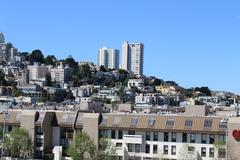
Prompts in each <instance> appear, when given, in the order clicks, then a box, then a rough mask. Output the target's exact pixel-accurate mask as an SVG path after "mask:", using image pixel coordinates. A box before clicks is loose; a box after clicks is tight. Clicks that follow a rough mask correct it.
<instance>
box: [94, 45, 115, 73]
mask: <svg viewBox="0 0 240 160" xmlns="http://www.w3.org/2000/svg"><path fill="white" fill-rule="evenodd" d="M98 65H99V66H104V67H105V68H106V69H108V68H109V69H118V67H119V50H117V49H112V48H107V47H103V48H100V49H99V55H98Z"/></svg>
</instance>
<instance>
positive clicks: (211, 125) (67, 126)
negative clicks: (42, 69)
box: [0, 110, 240, 160]
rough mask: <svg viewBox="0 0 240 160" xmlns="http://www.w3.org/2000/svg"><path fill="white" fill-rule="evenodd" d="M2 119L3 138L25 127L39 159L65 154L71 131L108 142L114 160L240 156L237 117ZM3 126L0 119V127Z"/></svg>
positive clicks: (25, 114)
mask: <svg viewBox="0 0 240 160" xmlns="http://www.w3.org/2000/svg"><path fill="white" fill-rule="evenodd" d="M7 114H8V115H7V116H5V117H6V118H5V129H6V133H8V132H10V131H11V130H12V129H13V128H15V127H23V128H26V129H27V130H28V131H29V133H30V135H31V137H32V139H33V142H34V153H35V158H39V159H41V158H43V156H44V154H45V151H46V149H48V148H54V147H55V146H63V150H65V151H66V149H67V147H68V146H69V144H70V143H71V141H72V138H73V134H74V132H76V131H84V132H86V133H87V134H88V135H89V136H90V137H91V138H92V139H93V140H94V142H95V144H96V145H98V141H99V138H106V139H108V140H110V141H111V142H112V143H113V145H115V146H116V156H117V159H118V160H119V159H120V160H129V159H138V160H149V159H151V160H158V159H174V160H176V159H191V160H198V159H201V160H215V159H222V160H227V159H234V158H235V159H238V157H239V153H238V152H239V149H240V144H239V143H238V142H239V136H238V135H239V134H238V132H239V131H238V128H239V124H240V123H239V121H240V119H239V117H233V118H229V120H228V121H226V123H225V122H224V123H223V121H222V119H223V118H222V117H210V116H208V117H207V116H205V117H198V116H195V117H194V116H173V115H172V116H171V115H168V116H164V115H153V114H97V113H83V112H78V111H74V112H72V111H29V110H9V111H8V113H7ZM3 123H4V120H3V115H2V114H1V115H0V124H1V125H3ZM227 128H228V129H227ZM226 135H228V137H227V138H228V140H227V141H226ZM227 151H228V152H227ZM230 157H231V158H230Z"/></svg>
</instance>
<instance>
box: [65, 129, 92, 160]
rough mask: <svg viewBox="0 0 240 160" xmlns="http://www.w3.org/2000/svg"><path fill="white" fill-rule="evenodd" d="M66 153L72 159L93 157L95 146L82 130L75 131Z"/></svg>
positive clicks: (83, 159)
mask: <svg viewBox="0 0 240 160" xmlns="http://www.w3.org/2000/svg"><path fill="white" fill-rule="evenodd" d="M68 154H69V155H70V156H71V158H72V160H79V159H81V160H86V159H94V157H95V155H96V146H95V144H94V141H93V140H92V139H91V138H90V137H89V136H88V134H86V133H84V132H76V133H75V134H74V137H73V142H72V143H71V145H70V147H69V148H68Z"/></svg>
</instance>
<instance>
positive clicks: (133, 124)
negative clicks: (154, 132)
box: [130, 117, 138, 126]
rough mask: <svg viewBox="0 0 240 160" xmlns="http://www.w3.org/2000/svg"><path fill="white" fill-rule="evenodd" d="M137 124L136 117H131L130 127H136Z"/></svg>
mask: <svg viewBox="0 0 240 160" xmlns="http://www.w3.org/2000/svg"><path fill="white" fill-rule="evenodd" d="M137 123H138V118H137V117H133V118H132V119H131V124H130V125H131V126H136V125H137Z"/></svg>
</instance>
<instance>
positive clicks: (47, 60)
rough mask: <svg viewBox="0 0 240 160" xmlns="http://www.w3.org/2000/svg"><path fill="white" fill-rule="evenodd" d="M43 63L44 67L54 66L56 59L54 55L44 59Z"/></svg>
mask: <svg viewBox="0 0 240 160" xmlns="http://www.w3.org/2000/svg"><path fill="white" fill-rule="evenodd" d="M44 62H45V64H46V65H56V62H57V58H56V57H55V56H54V55H48V56H47V57H46V58H45V59H44Z"/></svg>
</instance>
